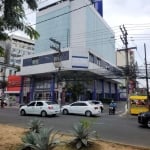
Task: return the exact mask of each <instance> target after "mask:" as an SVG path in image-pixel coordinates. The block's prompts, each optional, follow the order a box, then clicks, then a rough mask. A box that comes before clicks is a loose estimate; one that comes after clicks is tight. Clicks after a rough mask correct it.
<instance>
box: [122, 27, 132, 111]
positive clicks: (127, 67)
mask: <svg viewBox="0 0 150 150" xmlns="http://www.w3.org/2000/svg"><path fill="white" fill-rule="evenodd" d="M120 30H121V32H122V35H123V36H120V39H121V41H122V43H123V44H124V46H125V54H126V66H125V70H126V97H127V108H128V111H130V101H129V98H128V97H129V59H128V33H127V30H126V28H125V26H124V25H123V26H122V27H121V26H120Z"/></svg>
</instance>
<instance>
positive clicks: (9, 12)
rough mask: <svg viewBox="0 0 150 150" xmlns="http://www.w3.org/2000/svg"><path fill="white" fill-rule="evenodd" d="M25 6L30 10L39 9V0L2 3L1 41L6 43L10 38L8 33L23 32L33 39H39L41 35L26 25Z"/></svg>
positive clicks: (0, 3) (0, 17) (0, 12)
mask: <svg viewBox="0 0 150 150" xmlns="http://www.w3.org/2000/svg"><path fill="white" fill-rule="evenodd" d="M25 4H26V5H27V6H28V8H29V9H31V10H33V11H35V10H36V9H37V7H38V6H37V0H2V1H1V2H0V40H3V41H6V40H7V39H8V38H9V36H8V32H6V31H17V30H20V31H23V32H24V33H25V34H27V35H28V36H29V37H30V38H31V39H37V38H38V37H39V34H38V32H37V31H36V30H34V29H33V28H32V27H31V26H29V25H28V24H27V23H26V14H25V7H24V6H25Z"/></svg>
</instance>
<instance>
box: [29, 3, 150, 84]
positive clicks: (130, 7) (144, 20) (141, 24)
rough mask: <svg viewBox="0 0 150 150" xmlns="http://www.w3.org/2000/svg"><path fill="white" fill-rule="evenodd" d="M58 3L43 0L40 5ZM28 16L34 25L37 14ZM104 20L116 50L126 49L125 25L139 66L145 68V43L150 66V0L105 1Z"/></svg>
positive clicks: (142, 82)
mask: <svg viewBox="0 0 150 150" xmlns="http://www.w3.org/2000/svg"><path fill="white" fill-rule="evenodd" d="M56 1H58V0H41V4H40V5H44V4H45V3H53V2H56ZM27 14H28V15H27V16H28V21H29V22H30V24H34V23H35V14H33V13H30V12H28V13H27ZM103 18H104V20H105V21H106V22H107V24H108V25H109V26H110V27H112V29H113V31H114V32H115V39H116V49H121V48H124V47H123V44H122V42H121V40H120V35H122V34H121V31H120V28H119V27H120V26H122V25H124V26H125V28H126V30H127V32H128V42H129V44H128V47H137V50H134V51H135V59H136V61H137V63H138V65H139V66H140V67H141V66H143V67H144V57H145V55H144V43H145V44H146V52H147V61H148V64H150V0H103ZM148 67H149V65H148ZM140 81H141V83H140V84H141V87H142V86H145V81H143V80H140Z"/></svg>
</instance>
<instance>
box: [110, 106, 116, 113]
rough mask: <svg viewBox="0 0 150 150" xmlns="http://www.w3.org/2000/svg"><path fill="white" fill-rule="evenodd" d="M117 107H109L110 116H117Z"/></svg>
mask: <svg viewBox="0 0 150 150" xmlns="http://www.w3.org/2000/svg"><path fill="white" fill-rule="evenodd" d="M115 111H116V109H115V107H109V115H115Z"/></svg>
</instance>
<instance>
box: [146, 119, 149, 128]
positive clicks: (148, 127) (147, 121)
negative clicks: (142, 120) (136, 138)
mask: <svg viewBox="0 0 150 150" xmlns="http://www.w3.org/2000/svg"><path fill="white" fill-rule="evenodd" d="M147 126H148V128H150V119H149V120H148V121H147Z"/></svg>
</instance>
